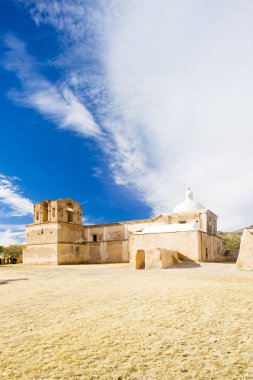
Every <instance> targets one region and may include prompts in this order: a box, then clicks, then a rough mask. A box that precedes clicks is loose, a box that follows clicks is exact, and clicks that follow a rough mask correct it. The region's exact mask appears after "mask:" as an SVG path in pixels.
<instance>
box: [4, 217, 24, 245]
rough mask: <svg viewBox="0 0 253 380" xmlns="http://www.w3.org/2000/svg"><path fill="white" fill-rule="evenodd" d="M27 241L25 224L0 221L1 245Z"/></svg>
mask: <svg viewBox="0 0 253 380" xmlns="http://www.w3.org/2000/svg"><path fill="white" fill-rule="evenodd" d="M24 241H25V226H24V225H19V224H1V223H0V245H3V246H8V245H15V244H22V243H24Z"/></svg>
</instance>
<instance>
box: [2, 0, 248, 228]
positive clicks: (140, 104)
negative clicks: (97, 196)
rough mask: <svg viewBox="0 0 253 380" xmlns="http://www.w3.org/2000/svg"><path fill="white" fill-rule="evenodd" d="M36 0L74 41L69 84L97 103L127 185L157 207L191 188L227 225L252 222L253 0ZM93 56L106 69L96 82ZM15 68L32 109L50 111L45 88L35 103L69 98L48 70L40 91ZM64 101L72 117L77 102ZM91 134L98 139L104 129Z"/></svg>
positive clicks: (67, 64)
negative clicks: (53, 83)
mask: <svg viewBox="0 0 253 380" xmlns="http://www.w3.org/2000/svg"><path fill="white" fill-rule="evenodd" d="M26 4H28V6H29V9H30V10H31V14H32V16H33V17H34V20H35V22H36V23H37V25H40V23H43V22H44V23H50V24H51V25H53V26H54V27H55V28H56V30H58V31H59V35H61V36H62V38H64V39H67V40H68V41H69V42H71V44H70V43H69V44H65V46H66V45H68V46H70V45H71V48H68V47H67V48H65V50H64V57H65V61H64V63H63V66H64V71H65V78H64V80H68V81H69V83H70V84H71V89H72V90H71V98H72V97H73V99H75V101H76V102H77V104H80V107H81V108H82V107H84V106H83V101H82V99H83V98H82V97H83V94H84V93H85V94H86V96H88V97H90V101H92V102H93V103H95V104H96V106H97V108H96V111H97V114H99V115H100V120H101V123H102V124H103V128H104V129H105V130H106V131H107V133H108V135H109V136H110V144H106V145H105V147H104V149H106V151H107V153H108V156H109V159H110V164H111V168H112V172H113V175H114V178H115V181H116V182H117V183H120V184H123V185H129V186H132V187H133V188H134V189H135V190H136V191H137V193H139V194H140V196H142V197H143V199H144V200H145V201H146V202H147V204H149V205H150V206H151V207H152V209H153V211H154V213H156V212H159V211H160V210H162V211H171V210H172V208H173V206H174V205H175V203H177V202H178V201H180V200H181V198H182V197H183V194H184V190H185V188H187V187H188V186H191V187H192V188H193V189H196V192H197V194H196V195H197V197H198V198H199V200H200V201H201V202H203V203H204V204H205V205H206V207H208V208H210V209H212V210H213V211H215V212H217V213H218V215H219V216H220V221H221V222H222V227H223V228H226V229H230V228H231V229H232V228H236V227H239V226H241V225H244V224H250V223H252V220H251V219H252V213H251V211H250V210H252V207H253V199H252V192H253V183H252V179H251V176H250V173H251V163H252V160H253V150H252V141H253V129H252V124H253V113H252V105H251V103H252V97H253V73H252V63H253V54H252V49H251V45H252V39H253V30H252V21H251V15H252V11H253V3H252V2H251V1H248V0H246V1H244V2H241V3H239V2H237V1H231V0H224V1H223V2H220V1H216V0H215V1H213V2H211V3H210V2H209V1H202V2H199V1H195V0H193V1H192V2H191V3H187V2H185V1H183V0H182V1H181V0H180V1H178V2H175V1H166V2H165V1H163V0H157V1H153V0H140V1H134V0H129V1H116V0H115V1H114V0H110V1H97V2H95V3H94V2H92V1H88V2H85V4H84V2H83V1H81V0H76V1H74V0H73V1H72V0H66V1H65V2H62V1H58V0H54V1H53V2H51V1H50V2H49V0H38V1H33V0H30V1H29V2H26ZM49 4H50V6H49ZM9 46H10V47H11V44H9ZM11 49H12V51H13V52H17V51H18V50H17V49H16V48H15V46H14V47H11ZM87 55H90V56H91V57H92V58H93V61H94V62H93V65H94V67H95V68H99V75H100V77H99V78H97V79H96V80H95V81H93V79H94V76H93V75H94V72H93V71H92V70H91V69H90V68H89V71H88V73H87V61H86V60H87ZM10 61H11V62H12V60H10ZM74 61H75V62H79V64H78V65H76V66H74V65H73V64H71V63H73V62H74ZM14 62H16V61H15V60H14ZM58 64H59V62H58ZM32 65H33V64H32ZM33 67H34V65H33ZM15 70H16V72H17V73H18V75H19V76H20V79H21V81H22V83H23V85H24V87H25V89H26V91H27V93H28V99H29V101H28V103H29V104H30V106H33V107H34V108H36V109H38V110H39V111H40V112H44V113H46V112H47V111H46V110H47V106H45V105H43V101H41V100H40V96H39V99H37V100H36V94H40V93H42V96H43V92H44V86H45V92H46V93H47V92H48V90H49V93H50V94H51V92H52V93H53V94H54V95H52V96H50V97H49V99H51V100H52V103H53V100H56V104H59V103H60V104H65V103H66V99H65V96H64V94H63V92H62V91H60V95H59V89H58V87H57V88H55V86H53V87H52V88H51V85H49V84H48V82H47V81H45V80H44V79H43V81H41V78H40V79H39V81H38V82H39V83H37V82H36V81H35V84H36V87H39V91H37V90H34V89H32V90H31V89H30V87H29V86H27V84H26V83H27V80H26V77H25V73H24V72H23V71H22V69H20V64H19V62H17V66H16V69H15ZM36 76H37V74H36V75H35V78H36ZM87 77H88V78H87ZM41 83H43V86H42V87H43V88H40V84H41ZM38 84H39V86H38ZM48 86H49V87H48ZM69 91H70V90H69ZM57 94H58V95H57ZM67 99H68V95H67ZM94 99H95V100H94ZM70 103H71V102H70ZM46 104H48V103H47V102H46ZM67 104H69V101H67ZM56 108H57V110H58V111H59V108H60V106H56ZM64 109H66V113H64V115H63V116H62V114H61V113H60V112H59V113H60V115H61V116H60V121H61V125H64V121H65V119H66V117H67V116H66V115H67V113H68V112H70V110H72V107H71V106H68V107H67V108H64ZM58 111H57V112H58ZM57 112H56V111H55V110H50V112H49V113H48V115H49V116H51V117H56V116H55V115H56V114H57V115H58V113H57ZM57 117H58V116H57ZM58 120H59V119H58ZM91 120H93V119H92V118H91ZM72 125H73V122H72V123H71V122H69V123H65V127H67V128H70V129H71V128H72ZM78 125H79V126H80V124H79V123H78ZM91 125H92V126H93V125H94V124H93V121H91ZM80 128H81V127H80ZM90 130H91V131H95V132H94V134H93V135H94V136H95V135H97V133H98V132H97V129H96V127H94V128H93V127H91V128H90ZM89 133H91V132H90V131H89V132H88V133H87V135H89ZM84 135H85V133H84Z"/></svg>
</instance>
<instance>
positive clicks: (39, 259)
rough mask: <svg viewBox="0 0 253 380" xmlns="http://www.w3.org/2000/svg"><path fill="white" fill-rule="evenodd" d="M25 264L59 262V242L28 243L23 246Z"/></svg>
mask: <svg viewBox="0 0 253 380" xmlns="http://www.w3.org/2000/svg"><path fill="white" fill-rule="evenodd" d="M23 263H24V264H57V244H43V245H40V244H36V245H27V246H25V247H24V248H23Z"/></svg>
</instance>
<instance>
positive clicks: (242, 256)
mask: <svg viewBox="0 0 253 380" xmlns="http://www.w3.org/2000/svg"><path fill="white" fill-rule="evenodd" d="M236 268H237V269H241V270H253V229H252V230H244V231H243V234H242V237H241V246H240V251H239V256H238V259H237V262H236Z"/></svg>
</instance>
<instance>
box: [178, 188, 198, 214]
mask: <svg viewBox="0 0 253 380" xmlns="http://www.w3.org/2000/svg"><path fill="white" fill-rule="evenodd" d="M204 209H205V207H204V206H203V205H202V204H201V203H199V202H196V201H194V200H193V192H192V191H191V190H190V189H189V190H188V191H187V192H186V200H185V201H183V202H180V203H178V205H177V206H176V207H175V208H174V210H173V213H174V214H175V213H179V212H190V211H199V210H204Z"/></svg>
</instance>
